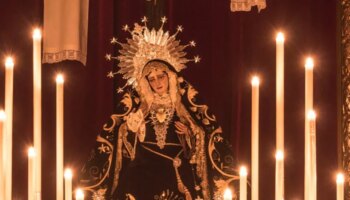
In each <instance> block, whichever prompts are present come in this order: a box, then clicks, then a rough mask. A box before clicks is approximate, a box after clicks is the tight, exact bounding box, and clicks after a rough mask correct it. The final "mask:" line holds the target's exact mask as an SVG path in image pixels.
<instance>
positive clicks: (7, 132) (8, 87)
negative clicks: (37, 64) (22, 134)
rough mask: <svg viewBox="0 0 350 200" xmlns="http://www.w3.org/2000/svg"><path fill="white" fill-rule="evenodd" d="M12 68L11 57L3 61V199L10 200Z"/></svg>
mask: <svg viewBox="0 0 350 200" xmlns="http://www.w3.org/2000/svg"><path fill="white" fill-rule="evenodd" d="M13 67H14V62H13V59H12V57H7V58H6V61H5V68H6V72H5V113H6V121H5V124H4V125H5V126H4V127H3V129H4V131H3V132H4V161H5V162H4V173H5V174H4V177H5V199H8V200H10V199H12V118H13V117H12V116H13Z"/></svg>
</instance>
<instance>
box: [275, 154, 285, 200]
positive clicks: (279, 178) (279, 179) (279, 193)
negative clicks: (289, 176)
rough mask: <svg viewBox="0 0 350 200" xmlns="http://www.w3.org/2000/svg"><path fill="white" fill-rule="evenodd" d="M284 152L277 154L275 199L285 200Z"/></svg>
mask: <svg viewBox="0 0 350 200" xmlns="http://www.w3.org/2000/svg"><path fill="white" fill-rule="evenodd" d="M283 160H284V155H283V152H282V151H280V150H278V151H277V153H276V177H275V178H276V180H275V184H276V185H275V199H276V200H283V198H284V197H283V196H284V188H283V187H284V184H283V182H284V180H283V179H284V174H283Z"/></svg>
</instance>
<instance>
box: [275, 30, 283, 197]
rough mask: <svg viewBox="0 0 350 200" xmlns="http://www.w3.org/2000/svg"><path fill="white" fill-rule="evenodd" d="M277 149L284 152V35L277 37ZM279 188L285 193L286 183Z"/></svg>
mask: <svg viewBox="0 0 350 200" xmlns="http://www.w3.org/2000/svg"><path fill="white" fill-rule="evenodd" d="M276 149H277V150H279V151H282V152H284V35H283V33H281V32H280V33H278V34H277V37H276ZM279 165H280V169H279V170H280V172H279V173H280V176H281V179H282V180H283V177H284V160H283V159H281V160H280V161H279ZM280 184H281V185H279V186H278V187H279V188H280V189H281V193H282V194H283V193H284V192H283V191H284V182H283V181H281V183H280Z"/></svg>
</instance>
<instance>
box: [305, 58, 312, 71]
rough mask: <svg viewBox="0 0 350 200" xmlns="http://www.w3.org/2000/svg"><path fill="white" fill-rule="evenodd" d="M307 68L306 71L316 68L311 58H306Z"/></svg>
mask: <svg viewBox="0 0 350 200" xmlns="http://www.w3.org/2000/svg"><path fill="white" fill-rule="evenodd" d="M305 67H306V69H313V68H314V60H313V59H312V58H311V57H307V58H306V60H305Z"/></svg>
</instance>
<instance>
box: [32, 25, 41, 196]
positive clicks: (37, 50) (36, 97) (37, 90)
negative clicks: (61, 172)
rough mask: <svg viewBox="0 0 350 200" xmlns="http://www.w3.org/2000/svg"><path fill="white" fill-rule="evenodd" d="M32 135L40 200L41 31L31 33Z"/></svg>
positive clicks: (36, 185)
mask: <svg viewBox="0 0 350 200" xmlns="http://www.w3.org/2000/svg"><path fill="white" fill-rule="evenodd" d="M33 85H34V87H33V134H34V148H35V150H36V156H35V169H36V170H35V177H36V179H35V194H36V198H40V199H41V31H40V29H38V28H36V29H34V31H33Z"/></svg>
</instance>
